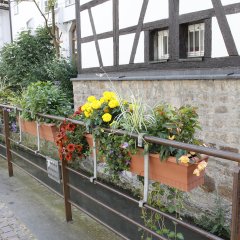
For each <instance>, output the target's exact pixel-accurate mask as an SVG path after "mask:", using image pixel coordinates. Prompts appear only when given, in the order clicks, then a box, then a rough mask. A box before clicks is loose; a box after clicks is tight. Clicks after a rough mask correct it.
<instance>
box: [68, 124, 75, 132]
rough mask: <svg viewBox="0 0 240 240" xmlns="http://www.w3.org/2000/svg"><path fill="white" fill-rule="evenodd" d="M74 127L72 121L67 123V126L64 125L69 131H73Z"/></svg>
mask: <svg viewBox="0 0 240 240" xmlns="http://www.w3.org/2000/svg"><path fill="white" fill-rule="evenodd" d="M75 128H76V125H75V124H73V123H69V124H68V125H67V126H66V130H68V131H70V132H73V131H74V130H75Z"/></svg>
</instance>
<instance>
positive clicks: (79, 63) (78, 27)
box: [75, 0, 82, 73]
mask: <svg viewBox="0 0 240 240" xmlns="http://www.w3.org/2000/svg"><path fill="white" fill-rule="evenodd" d="M79 7H80V0H76V1H75V11H76V31H77V68H78V73H80V72H81V70H82V44H81V42H82V38H81V17H80V11H79Z"/></svg>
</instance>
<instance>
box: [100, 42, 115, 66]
mask: <svg viewBox="0 0 240 240" xmlns="http://www.w3.org/2000/svg"><path fill="white" fill-rule="evenodd" d="M98 43H99V48H100V52H101V56H102V61H103V66H113V38H107V39H101V40H99V41H98Z"/></svg>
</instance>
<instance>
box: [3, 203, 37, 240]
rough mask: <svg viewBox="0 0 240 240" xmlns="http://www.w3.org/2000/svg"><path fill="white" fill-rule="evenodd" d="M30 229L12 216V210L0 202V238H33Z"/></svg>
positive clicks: (22, 239) (18, 239)
mask: <svg viewBox="0 0 240 240" xmlns="http://www.w3.org/2000/svg"><path fill="white" fill-rule="evenodd" d="M35 239H36V238H35V237H34V236H33V235H32V234H31V232H30V230H29V229H28V228H27V227H26V226H25V225H24V224H22V223H21V222H19V221H18V220H17V219H16V217H15V216H14V214H13V212H12V211H10V210H9V208H8V207H7V206H6V205H5V204H4V203H3V202H0V240H35Z"/></svg>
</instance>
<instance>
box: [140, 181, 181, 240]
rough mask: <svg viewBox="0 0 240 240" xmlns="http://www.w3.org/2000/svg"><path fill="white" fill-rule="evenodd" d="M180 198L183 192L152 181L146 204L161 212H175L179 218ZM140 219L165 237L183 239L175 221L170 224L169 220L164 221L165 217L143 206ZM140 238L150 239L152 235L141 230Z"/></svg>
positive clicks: (175, 239)
mask: <svg viewBox="0 0 240 240" xmlns="http://www.w3.org/2000/svg"><path fill="white" fill-rule="evenodd" d="M182 199H183V193H182V192H181V191H179V190H177V189H174V188H170V187H167V186H164V187H163V185H161V184H159V183H154V184H153V189H152V191H151V192H150V194H149V196H148V204H149V205H151V206H153V207H154V208H156V209H159V210H161V211H162V212H168V213H170V214H175V217H176V218H179V219H181V210H182V208H183V205H182ZM142 219H143V221H144V225H145V226H147V227H148V228H150V229H151V230H153V231H155V232H156V233H158V234H159V235H161V236H164V237H165V238H166V239H174V240H184V236H183V234H182V233H181V232H178V231H177V224H176V223H175V222H172V224H171V223H170V222H168V223H166V221H165V218H164V217H163V216H162V215H160V214H159V213H157V212H155V211H151V210H148V209H146V208H143V209H142ZM142 239H148V240H152V239H153V237H152V235H151V234H149V233H147V232H145V231H143V233H142Z"/></svg>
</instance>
